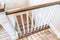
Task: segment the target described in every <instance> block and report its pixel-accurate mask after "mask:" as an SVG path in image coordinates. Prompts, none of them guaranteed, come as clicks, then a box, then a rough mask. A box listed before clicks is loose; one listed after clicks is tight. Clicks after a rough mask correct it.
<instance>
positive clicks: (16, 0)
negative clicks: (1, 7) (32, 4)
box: [4, 0, 26, 9]
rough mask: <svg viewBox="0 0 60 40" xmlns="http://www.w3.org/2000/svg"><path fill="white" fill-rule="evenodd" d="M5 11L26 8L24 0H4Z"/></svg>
mask: <svg viewBox="0 0 60 40" xmlns="http://www.w3.org/2000/svg"><path fill="white" fill-rule="evenodd" d="M4 2H5V5H6V9H14V8H20V7H24V6H26V0H4Z"/></svg>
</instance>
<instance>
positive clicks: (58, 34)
mask: <svg viewBox="0 0 60 40" xmlns="http://www.w3.org/2000/svg"><path fill="white" fill-rule="evenodd" d="M49 26H50V28H51V29H52V31H53V32H54V33H55V34H56V36H57V38H60V32H58V30H56V28H55V26H54V25H53V24H51V23H49Z"/></svg>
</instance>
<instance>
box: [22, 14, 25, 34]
mask: <svg viewBox="0 0 60 40" xmlns="http://www.w3.org/2000/svg"><path fill="white" fill-rule="evenodd" d="M22 15H23V14H21V21H22V25H23V26H22V27H23V31H24V34H25V33H26V32H25V27H24V21H23V16H22Z"/></svg>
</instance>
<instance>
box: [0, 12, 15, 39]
mask: <svg viewBox="0 0 60 40" xmlns="http://www.w3.org/2000/svg"><path fill="white" fill-rule="evenodd" d="M0 24H1V25H2V26H3V28H4V29H5V30H6V32H7V33H8V34H9V35H10V37H11V38H12V39H13V36H15V35H16V31H15V29H14V28H13V26H12V24H11V23H10V21H9V19H8V17H7V16H6V15H5V13H4V12H3V13H0Z"/></svg>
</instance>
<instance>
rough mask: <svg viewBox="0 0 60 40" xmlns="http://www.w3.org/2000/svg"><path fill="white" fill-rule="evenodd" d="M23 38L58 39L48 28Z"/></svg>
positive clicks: (29, 39) (33, 39) (30, 39)
mask: <svg viewBox="0 0 60 40" xmlns="http://www.w3.org/2000/svg"><path fill="white" fill-rule="evenodd" d="M21 40H58V38H57V36H56V35H55V34H54V33H53V31H52V30H51V29H46V30H43V31H41V32H38V33H36V34H33V35H30V36H28V37H25V38H23V39H21Z"/></svg>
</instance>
